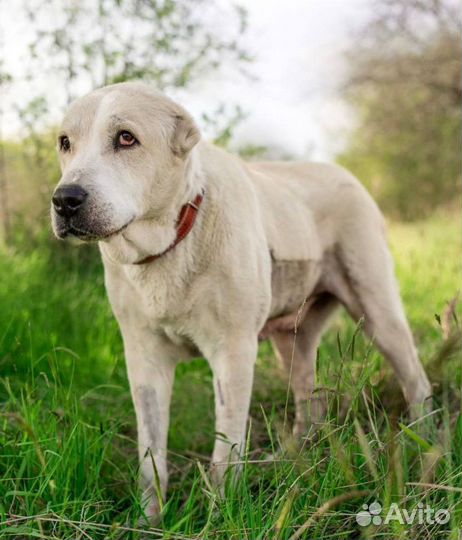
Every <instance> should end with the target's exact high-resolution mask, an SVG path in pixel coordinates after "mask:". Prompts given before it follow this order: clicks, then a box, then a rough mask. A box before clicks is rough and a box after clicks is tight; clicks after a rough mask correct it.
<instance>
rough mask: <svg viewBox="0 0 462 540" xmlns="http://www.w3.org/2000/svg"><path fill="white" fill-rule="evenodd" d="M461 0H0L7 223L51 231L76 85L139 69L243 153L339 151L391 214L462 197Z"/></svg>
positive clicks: (2, 190)
mask: <svg viewBox="0 0 462 540" xmlns="http://www.w3.org/2000/svg"><path fill="white" fill-rule="evenodd" d="M457 8H458V6H457V2H456V1H454V0H351V1H348V2H344V1H343V0H328V1H327V2H321V1H317V0H313V1H306V0H289V1H286V2H281V1H277V0H265V1H264V0H241V1H239V2H235V3H233V2H228V1H223V0H178V1H173V0H156V1H154V0H95V1H88V0H86V1H85V0H84V1H73V0H68V1H66V2H60V1H56V0H18V1H16V2H14V3H11V2H10V3H7V2H2V10H3V13H2V34H1V37H0V48H1V52H2V55H1V56H2V58H1V63H0V84H1V104H0V106H1V109H0V114H1V134H0V138H1V154H0V172H1V181H0V197H1V205H0V224H1V237H2V239H3V241H4V242H6V243H7V244H8V243H10V242H13V241H14V237H15V236H16V235H18V234H19V235H20V236H21V237H22V238H23V237H24V236H28V237H30V236H31V235H32V236H35V235H37V234H40V233H41V232H42V230H43V229H47V231H49V226H48V217H47V208H48V201H49V196H50V191H51V188H52V186H53V185H54V184H55V183H56V181H57V179H58V178H59V173H58V170H57V163H56V156H55V139H56V128H57V126H58V124H59V121H60V118H61V116H62V114H63V111H64V110H65V108H66V106H67V105H68V104H69V102H70V101H72V99H74V98H75V97H77V96H80V95H82V94H84V93H86V92H88V91H90V90H91V89H93V88H95V87H98V86H102V85H105V84H109V83H113V82H119V81H125V80H130V79H144V80H147V81H150V82H152V84H153V85H154V86H156V87H157V88H159V89H161V90H163V91H165V92H166V93H167V94H169V95H170V96H172V97H173V98H174V99H177V100H179V101H180V102H181V103H182V104H183V105H184V106H185V107H186V108H187V109H188V110H190V111H191V112H192V113H193V115H194V116H195V118H196V120H197V122H198V123H199V124H200V126H201V128H202V131H203V133H204V136H205V137H206V138H208V139H210V140H215V142H216V143H217V144H220V145H222V146H225V147H228V148H230V149H231V150H233V151H238V152H240V153H241V154H242V155H243V156H245V157H246V158H249V159H262V158H265V159H311V160H329V161H330V160H335V161H338V162H340V163H342V164H344V165H345V166H347V167H349V168H350V169H351V170H352V171H353V172H354V173H355V174H357V175H358V176H359V178H360V179H361V180H362V181H363V182H364V183H365V185H366V186H367V187H368V189H369V190H370V191H371V193H372V195H373V196H374V197H375V198H376V199H377V201H378V202H379V204H380V205H381V207H382V209H383V210H384V211H385V212H386V213H387V215H389V216H391V217H392V218H395V219H399V220H416V219H419V218H424V217H427V216H429V215H430V214H431V213H433V212H434V211H435V210H438V209H441V208H449V207H455V206H457V204H458V202H459V193H460V170H459V153H458V144H459V134H460V128H459V102H460V98H461V92H462V89H461V78H460V69H459V27H458V24H459V13H458V10H457Z"/></svg>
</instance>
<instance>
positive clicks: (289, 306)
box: [269, 259, 321, 318]
mask: <svg viewBox="0 0 462 540" xmlns="http://www.w3.org/2000/svg"><path fill="white" fill-rule="evenodd" d="M320 274H321V265H320V262H319V261H318V260H313V259H306V260H305V259H303V260H274V259H273V260H272V264H271V296H272V297H271V309H270V315H269V317H270V318H272V317H277V316H280V315H284V314H287V313H292V312H293V311H295V310H297V309H298V308H300V306H301V305H302V304H303V302H304V300H305V299H306V298H307V297H308V296H309V295H310V293H311V292H312V291H313V289H314V287H315V286H316V283H317V282H318V280H319V277H320Z"/></svg>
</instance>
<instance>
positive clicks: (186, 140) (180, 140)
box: [171, 114, 201, 157]
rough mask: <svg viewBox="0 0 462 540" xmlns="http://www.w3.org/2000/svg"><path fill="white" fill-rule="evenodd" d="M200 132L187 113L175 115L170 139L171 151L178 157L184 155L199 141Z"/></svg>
mask: <svg viewBox="0 0 462 540" xmlns="http://www.w3.org/2000/svg"><path fill="white" fill-rule="evenodd" d="M200 138H201V134H200V132H199V130H198V128H197V126H196V124H195V123H194V120H193V119H192V118H191V117H190V116H189V115H188V114H178V115H176V116H175V128H174V132H173V137H172V141H171V148H172V151H173V153H174V154H175V155H176V156H178V157H185V156H186V154H188V152H190V151H191V150H192V148H193V147H194V146H195V145H196V144H197V143H198V142H199V140H200Z"/></svg>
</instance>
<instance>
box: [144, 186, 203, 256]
mask: <svg viewBox="0 0 462 540" xmlns="http://www.w3.org/2000/svg"><path fill="white" fill-rule="evenodd" d="M203 198H204V191H203V190H202V191H201V192H200V193H199V194H198V195H196V197H195V198H194V200H192V201H188V202H187V203H186V204H184V205H183V206H182V207H181V210H180V213H179V214H178V219H177V221H176V226H175V227H176V238H175V240H173V242H172V243H171V244H170V245H169V246H168V248H167V249H164V251H162V252H161V253H157V255H148V256H147V257H145V258H144V259H141V261H138V262H136V263H134V264H147V263H150V262H152V261H155V260H156V259H158V258H159V257H162V255H165V254H166V253H167V252H168V251H170V250H171V249H173V248H174V247H175V246H176V245H177V244H179V243H180V242H181V241H182V240H183V239H184V238H186V236H187V235H188V233H189V232H190V230H191V229H192V227H193V225H194V222H195V221H196V217H197V212H198V211H199V208H200V205H201V203H202V199H203Z"/></svg>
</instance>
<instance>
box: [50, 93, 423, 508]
mask: <svg viewBox="0 0 462 540" xmlns="http://www.w3.org/2000/svg"><path fill="white" fill-rule="evenodd" d="M120 130H128V131H130V132H131V133H133V135H134V136H135V137H136V138H137V140H138V141H139V144H136V145H134V146H133V147H130V148H119V149H117V148H115V147H114V138H115V137H117V133H119V132H120ZM62 133H63V134H65V135H66V136H68V137H69V139H70V142H71V149H70V150H69V151H68V152H62V151H61V152H60V159H61V166H62V171H63V176H62V179H61V181H60V183H59V186H63V185H69V184H74V185H79V186H81V187H83V188H84V189H85V190H86V191H87V192H88V198H87V200H86V201H85V203H84V205H83V206H82V208H80V209H79V211H78V213H77V214H76V215H75V216H73V217H71V218H70V219H65V218H63V217H61V216H59V215H57V214H56V212H55V211H53V210H52V219H53V226H54V231H55V234H56V235H57V236H58V237H65V236H71V235H72V236H77V237H79V238H80V239H81V240H98V241H99V247H100V250H101V254H102V258H103V262H104V268H105V277H106V288H107V292H108V295H109V299H110V302H111V305H112V308H113V311H114V313H115V316H116V317H117V320H118V322H119V325H120V328H121V331H122V335H123V340H124V345H125V353H126V359H127V368H128V375H129V380H130V386H131V392H132V396H133V401H134V404H135V409H136V416H137V423H138V439H139V457H140V462H141V472H142V482H143V489H144V490H145V492H146V495H147V496H148V499H149V500H148V503H149V504H148V506H147V513H148V514H149V515H151V516H155V515H156V514H157V512H158V501H157V499H156V493H155V489H154V480H153V479H154V470H153V463H152V459H154V460H155V465H156V468H157V471H158V474H159V477H160V484H161V489H162V492H163V494H164V495H165V490H166V486H167V461H166V446H167V431H168V423H169V404H170V396H171V391H172V383H173V377H174V370H175V365H176V363H177V362H178V361H180V360H186V359H188V358H191V357H194V356H196V355H197V354H199V353H200V354H202V355H203V356H205V358H207V360H208V361H209V363H210V366H211V368H212V370H213V375H214V390H215V414H216V432H217V433H218V434H220V435H217V439H216V442H215V448H214V451H213V458H212V463H213V465H212V473H213V475H214V477H215V478H216V479H217V480H220V479H221V478H222V476H223V472H224V470H225V467H226V464H227V462H228V460H229V459H230V451H231V453H232V454H233V455H238V453H239V451H240V450H241V449H242V444H243V441H244V437H245V431H246V420H247V414H248V408H249V402H250V396H251V388H252V377H253V369H254V363H255V359H256V355H257V343H258V337H259V336H260V337H262V338H263V337H270V338H271V340H272V342H273V344H274V346H275V349H276V351H277V353H278V355H279V356H280V357H281V359H282V361H283V363H284V364H285V365H286V367H287V368H288V369H289V370H290V372H291V377H290V379H291V385H292V389H293V392H294V398H295V405H296V419H295V426H294V432H295V434H296V435H298V436H299V435H302V434H303V433H305V432H306V430H307V428H308V426H309V423H310V422H320V421H321V420H322V414H323V403H322V401H321V400H320V399H319V397H317V396H319V394H318V393H315V392H314V390H315V363H316V349H317V347H318V344H319V341H320V337H321V334H322V331H323V330H324V328H325V326H326V322H327V321H328V319H329V317H330V315H331V314H332V312H333V311H334V310H335V308H336V307H337V306H338V305H340V304H343V305H344V306H345V307H346V309H347V311H348V312H349V313H350V315H351V316H352V317H353V318H354V319H355V320H358V319H360V318H361V317H364V320H365V323H364V328H365V331H366V332H367V334H368V335H369V336H370V337H371V338H373V339H374V341H375V343H376V344H377V346H378V348H379V349H380V350H381V351H382V352H383V354H384V356H385V357H386V358H387V359H388V360H389V361H390V363H391V365H392V366H393V368H394V370H395V372H396V376H397V377H398V380H399V382H400V384H401V387H402V389H403V392H404V395H405V397H406V399H407V401H408V403H409V405H411V406H418V405H421V404H422V403H423V402H424V401H425V400H426V398H427V397H429V396H430V393H431V389H430V384H429V382H428V379H427V377H426V375H425V372H424V370H423V368H422V365H421V363H420V362H419V359H418V357H417V353H416V350H415V347H414V343H413V340H412V336H411V332H410V330H409V326H408V323H407V321H406V317H405V314H404V311H403V308H402V305H401V301H400V296H399V292H398V287H397V283H396V280H395V277H394V271H393V263H392V259H391V256H390V253H389V250H388V247H387V243H386V239H385V233H384V226H383V220H382V217H381V214H380V212H379V210H378V208H377V206H376V205H375V203H374V202H373V200H372V199H371V197H370V196H369V195H368V193H367V192H366V190H365V189H364V188H363V187H362V185H361V184H360V183H359V182H358V181H357V180H356V179H355V178H354V177H353V176H352V175H351V174H349V173H348V172H347V171H345V170H343V169H341V168H339V167H337V166H333V165H326V164H320V163H283V162H271V163H270V162H267V163H263V162H261V163H245V162H243V161H241V160H240V159H239V158H238V157H235V156H233V155H230V154H229V153H227V152H225V151H223V150H221V149H219V148H216V147H214V146H212V145H210V144H206V143H204V142H202V141H199V139H200V135H199V131H198V129H197V127H196V126H195V124H194V122H193V120H192V119H191V117H190V116H189V114H188V113H187V112H186V111H185V110H184V109H183V108H182V107H180V106H179V105H177V104H176V103H174V102H172V101H171V100H169V99H168V98H166V97H165V96H163V95H162V94H160V93H158V92H156V91H154V90H152V89H151V88H149V87H148V86H145V85H143V84H140V83H124V84H117V85H113V86H109V87H105V88H102V89H100V90H97V91H95V92H92V93H91V94H89V95H88V96H85V97H83V98H81V99H79V100H77V101H76V102H74V103H73V104H72V105H71V107H70V109H69V112H68V114H67V115H66V118H65V120H64V122H63V127H62ZM201 190H204V200H203V203H202V206H201V207H200V210H199V212H198V216H197V220H196V222H195V224H194V226H193V228H192V230H191V232H190V233H189V235H188V236H187V237H186V238H185V239H184V240H183V241H182V242H181V243H179V244H178V245H177V246H176V247H175V248H174V249H172V250H171V251H170V252H168V253H167V254H165V255H164V256H162V257H161V258H159V259H157V260H155V261H154V262H152V263H149V264H144V265H136V264H134V263H136V262H138V261H140V260H142V259H143V258H145V257H146V256H149V255H153V254H156V253H161V252H162V251H164V250H165V249H166V248H167V247H168V246H169V245H170V244H171V243H172V241H173V240H174V238H175V234H176V231H175V223H176V220H177V216H178V214H179V211H180V208H181V207H182V205H183V204H185V203H186V202H187V201H188V200H192V199H193V198H194V197H195V195H196V194H197V193H199V192H200V191H201ZM295 326H297V339H296V341H295V345H294V327H295ZM308 411H310V415H308Z"/></svg>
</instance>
